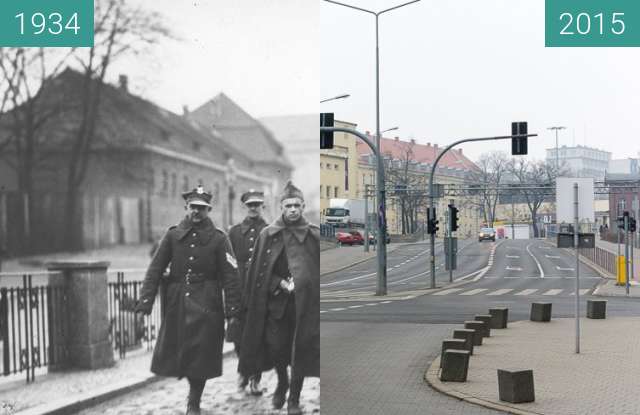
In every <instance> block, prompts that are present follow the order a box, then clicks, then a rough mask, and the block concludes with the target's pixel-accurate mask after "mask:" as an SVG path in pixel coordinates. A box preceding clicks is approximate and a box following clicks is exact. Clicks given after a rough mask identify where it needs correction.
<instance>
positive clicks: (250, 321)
mask: <svg viewBox="0 0 640 415" xmlns="http://www.w3.org/2000/svg"><path fill="white" fill-rule="evenodd" d="M280 200H281V208H282V215H281V216H280V217H279V218H278V219H276V220H275V221H274V222H273V223H272V224H270V225H269V226H267V227H266V228H264V229H263V230H262V232H261V233H260V236H259V237H258V240H257V242H256V246H255V250H254V256H253V257H252V259H251V263H250V268H249V274H248V279H247V286H248V289H249V297H248V299H247V302H246V313H247V317H246V323H245V327H244V331H243V336H242V348H241V350H240V364H239V369H240V372H241V373H242V374H244V375H250V374H252V373H255V372H256V371H258V370H268V369H270V368H272V367H273V366H275V368H276V372H277V375H278V386H277V387H276V390H275V392H274V394H273V400H272V402H273V406H274V408H276V409H280V408H282V406H283V405H284V402H285V397H286V393H287V390H288V389H289V386H291V390H290V393H289V398H288V402H287V403H288V404H287V412H288V413H289V414H300V413H301V410H300V404H299V400H300V392H301V390H302V384H303V381H304V378H305V377H307V376H312V377H319V376H320V242H319V241H320V232H319V228H318V227H317V226H315V225H312V224H310V223H309V222H307V221H306V219H305V218H304V217H303V216H302V213H303V211H304V197H303V195H302V192H301V191H300V190H299V189H298V188H296V187H295V186H293V185H292V184H291V182H289V183H287V185H286V187H285V189H284V192H283V194H282V195H281V198H280ZM289 364H290V365H291V385H289V379H288V376H287V366H288V365H289Z"/></svg>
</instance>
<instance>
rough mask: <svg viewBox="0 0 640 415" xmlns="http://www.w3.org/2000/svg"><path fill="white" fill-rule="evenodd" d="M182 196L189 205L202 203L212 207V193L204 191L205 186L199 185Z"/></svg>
mask: <svg viewBox="0 0 640 415" xmlns="http://www.w3.org/2000/svg"><path fill="white" fill-rule="evenodd" d="M182 198H183V199H184V200H185V202H187V204H188V205H202V206H209V207H211V198H212V195H211V193H207V192H205V191H204V187H202V185H199V186H198V187H196V188H195V189H193V190H191V191H190V192H184V193H182Z"/></svg>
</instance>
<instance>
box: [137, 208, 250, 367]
mask: <svg viewBox="0 0 640 415" xmlns="http://www.w3.org/2000/svg"><path fill="white" fill-rule="evenodd" d="M167 266H169V270H170V272H169V278H168V279H167V280H166V281H163V282H164V283H166V290H165V298H164V301H165V303H164V316H163V320H162V325H161V327H160V332H159V334H158V340H157V343H156V346H155V350H154V352H153V360H152V362H151V371H152V372H153V373H156V374H158V375H161V376H177V377H193V378H199V379H210V378H215V377H218V376H220V375H221V374H222V347H223V342H224V320H225V314H226V317H227V318H230V317H233V316H234V315H236V314H237V313H238V312H239V309H240V290H239V281H238V272H237V264H236V260H235V257H234V254H233V249H232V247H231V243H230V242H229V238H228V237H227V235H226V234H225V233H224V232H223V231H221V230H220V229H218V228H216V227H215V226H214V224H213V222H212V221H211V219H208V218H207V219H205V220H204V221H202V222H201V223H198V224H192V223H191V221H190V220H189V219H188V218H185V220H183V221H182V222H180V224H179V225H177V226H173V227H171V228H169V230H168V231H167V233H166V234H165V235H164V237H163V238H162V241H161V242H160V246H159V247H158V250H157V251H156V253H155V255H154V257H153V259H152V260H151V265H150V266H149V269H148V270H147V274H146V277H145V280H144V283H143V286H142V290H141V293H140V300H139V302H138V306H137V309H138V310H140V311H143V312H150V311H151V307H152V306H153V301H154V299H155V298H156V293H157V292H158V286H159V284H160V282H161V279H162V278H163V277H162V274H163V272H164V271H165V269H166V268H167ZM223 291H224V301H223Z"/></svg>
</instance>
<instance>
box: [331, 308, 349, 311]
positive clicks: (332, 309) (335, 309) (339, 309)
mask: <svg viewBox="0 0 640 415" xmlns="http://www.w3.org/2000/svg"><path fill="white" fill-rule="evenodd" d="M344 310H346V308H330V309H329V311H344Z"/></svg>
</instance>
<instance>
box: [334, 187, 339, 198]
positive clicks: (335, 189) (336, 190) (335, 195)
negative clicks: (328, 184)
mask: <svg viewBox="0 0 640 415" xmlns="http://www.w3.org/2000/svg"><path fill="white" fill-rule="evenodd" d="M333 197H338V186H335V187H334V188H333Z"/></svg>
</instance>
